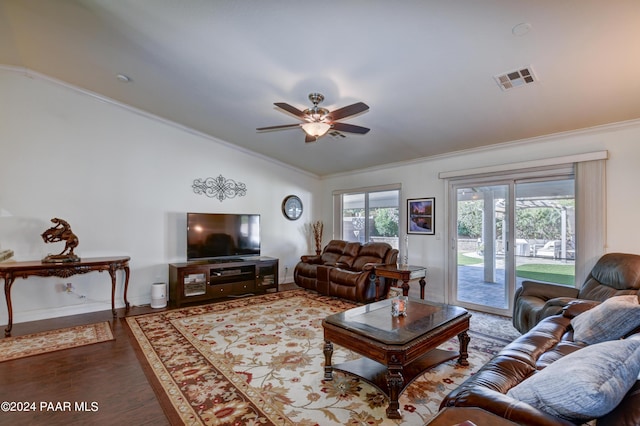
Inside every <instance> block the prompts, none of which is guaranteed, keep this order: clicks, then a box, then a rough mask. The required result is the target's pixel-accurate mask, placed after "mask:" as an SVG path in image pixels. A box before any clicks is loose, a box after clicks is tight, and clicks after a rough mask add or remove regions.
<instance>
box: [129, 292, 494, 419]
mask: <svg viewBox="0 0 640 426" xmlns="http://www.w3.org/2000/svg"><path fill="white" fill-rule="evenodd" d="M354 306H355V305H353V304H351V303H348V302H345V301H342V300H338V299H334V298H330V297H325V296H321V295H318V294H316V293H314V292H309V291H306V290H293V291H285V292H279V293H273V294H267V295H263V296H256V297H251V298H244V299H238V300H233V301H228V302H223V303H215V304H210V305H204V306H197V307H191V308H182V309H177V310H173V311H166V312H160V313H154V314H147V315H140V316H135V317H127V318H126V321H127V324H128V325H129V327H130V329H131V331H132V334H133V336H134V338H135V340H136V341H137V343H138V344H139V346H140V349H141V350H140V351H139V355H140V357H141V358H142V360H143V364H145V367H146V368H147V371H148V373H150V374H149V375H150V378H151V379H152V385H153V386H154V387H155V388H156V391H157V393H158V396H159V399H160V401H161V403H162V404H163V407H164V408H165V412H166V413H167V416H168V418H169V419H170V421H171V422H172V423H174V424H187V425H200V424H204V425H272V424H273V425H302V426H304V425H323V426H324V425H332V424H336V425H360V424H368V425H394V424H405V425H418V424H424V423H425V422H426V421H428V420H429V419H430V418H431V417H433V416H434V415H435V414H436V413H437V412H438V408H439V405H440V402H441V401H442V399H443V398H444V396H445V395H446V394H447V393H449V392H450V391H451V390H452V389H454V388H455V387H457V386H458V385H459V384H460V383H461V382H462V381H463V380H464V379H465V378H467V377H468V376H469V375H470V374H473V372H475V371H477V369H479V368H480V367H481V366H482V365H483V364H485V363H486V362H487V361H488V360H489V359H490V358H491V357H492V356H493V355H494V354H495V353H496V351H498V350H499V349H501V348H502V347H503V346H504V345H505V343H504V342H502V341H499V340H495V339H491V338H489V337H487V336H484V335H476V334H475V333H474V332H473V327H472V330H471V331H470V333H469V335H470V336H471V342H470V345H469V363H470V365H469V366H468V367H462V366H459V365H458V364H456V362H455V360H452V361H448V362H445V363H443V364H441V365H439V366H437V367H435V368H433V369H431V370H428V371H427V372H425V373H423V374H422V375H421V376H420V377H418V378H417V379H416V380H415V381H414V382H413V383H412V384H411V385H409V386H408V387H407V388H406V389H405V391H404V392H403V393H402V395H401V397H400V407H401V412H402V415H403V419H402V420H391V419H388V418H387V417H386V414H385V410H386V408H387V405H388V402H389V401H388V398H387V397H386V396H385V395H384V394H383V393H381V392H380V390H378V389H377V388H376V387H374V386H372V385H370V384H369V383H367V382H365V381H363V380H361V379H359V378H357V377H356V376H352V375H347V374H344V373H341V372H340V371H334V375H333V376H334V379H333V380H332V381H325V380H324V368H323V367H324V355H323V345H324V339H323V328H322V320H323V319H324V318H325V317H326V316H328V315H331V314H334V313H337V312H341V311H344V310H346V309H350V308H352V307H354ZM472 319H473V318H472ZM441 348H442V349H447V350H455V351H457V350H458V349H459V344H458V340H457V338H455V339H452V340H450V341H448V342H447V343H445V344H444V345H442V346H441ZM357 358H360V355H358V354H356V353H353V352H351V351H347V350H345V349H343V348H341V347H340V346H338V345H334V353H333V358H332V361H333V363H334V364H337V363H340V362H344V361H348V360H352V359H357Z"/></svg>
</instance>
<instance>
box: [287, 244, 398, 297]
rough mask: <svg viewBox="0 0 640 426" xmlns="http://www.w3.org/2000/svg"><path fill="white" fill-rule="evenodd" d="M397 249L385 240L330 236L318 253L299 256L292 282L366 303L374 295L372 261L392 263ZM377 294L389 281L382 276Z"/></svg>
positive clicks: (383, 291) (331, 294) (320, 291)
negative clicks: (365, 241)
mask: <svg viewBox="0 0 640 426" xmlns="http://www.w3.org/2000/svg"><path fill="white" fill-rule="evenodd" d="M397 260H398V250H397V249H394V248H392V247H391V246H390V245H389V244H387V243H378V242H371V243H366V244H364V245H362V244H360V243H355V242H346V241H341V240H332V241H330V242H329V244H327V246H326V247H325V248H324V250H323V251H322V254H320V255H317V256H302V257H301V258H300V262H299V263H298V264H297V265H296V267H295V269H294V272H293V279H294V282H295V283H296V284H297V285H298V286H299V287H302V288H306V289H310V290H315V291H317V292H319V293H321V294H324V295H327V296H334V297H340V298H343V299H347V300H352V301H354V302H359V303H368V302H371V301H373V300H374V299H375V297H376V282H375V275H374V274H373V269H374V266H375V265H381V264H393V265H395V264H396V262H397ZM380 287H381V288H380V289H379V296H380V297H384V296H385V295H386V291H387V290H388V283H385V282H384V279H381V283H380Z"/></svg>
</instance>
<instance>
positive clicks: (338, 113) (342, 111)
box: [329, 102, 369, 121]
mask: <svg viewBox="0 0 640 426" xmlns="http://www.w3.org/2000/svg"><path fill="white" fill-rule="evenodd" d="M368 109H369V105H367V104H365V103H364V102H358V103H355V104H352V105H347V106H346V107H342V108H338V109H337V110H335V111H332V112H330V113H329V116H330V117H331V120H333V121H336V120H340V119H341V118H345V117H349V116H350V115H354V114H359V113H361V112H365V111H367V110H368Z"/></svg>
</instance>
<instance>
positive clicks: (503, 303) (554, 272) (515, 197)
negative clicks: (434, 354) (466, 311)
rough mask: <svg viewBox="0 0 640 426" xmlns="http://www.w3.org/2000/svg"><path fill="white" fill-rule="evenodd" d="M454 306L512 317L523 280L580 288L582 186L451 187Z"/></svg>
mask: <svg viewBox="0 0 640 426" xmlns="http://www.w3.org/2000/svg"><path fill="white" fill-rule="evenodd" d="M450 200H452V203H451V206H450V208H451V210H452V211H453V212H455V221H454V222H453V224H454V226H455V229H451V230H450V232H451V235H454V236H455V237H454V238H452V241H451V248H452V256H451V258H450V262H449V264H450V265H451V267H450V268H449V275H450V276H451V277H455V279H454V280H453V282H454V286H453V288H452V290H451V293H450V299H452V300H453V303H454V304H458V305H461V306H465V307H468V308H471V309H476V310H481V311H486V312H492V313H496V314H502V315H508V316H510V315H511V312H512V309H513V308H512V301H513V295H514V293H515V290H516V289H517V288H518V287H519V286H520V285H521V283H522V281H523V280H526V279H531V280H535V281H544V282H551V283H555V284H560V285H571V286H573V285H574V283H575V265H574V262H575V182H574V178H573V175H570V176H566V177H546V178H542V177H536V178H533V179H532V178H529V179H517V180H516V179H513V180H506V181H496V180H494V181H489V180H486V179H485V180H484V181H476V182H473V181H466V182H460V183H457V184H452V185H450Z"/></svg>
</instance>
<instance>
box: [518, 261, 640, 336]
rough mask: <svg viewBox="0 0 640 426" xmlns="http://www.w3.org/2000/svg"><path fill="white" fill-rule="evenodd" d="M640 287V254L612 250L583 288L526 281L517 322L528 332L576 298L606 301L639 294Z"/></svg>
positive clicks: (519, 326) (519, 328) (594, 270)
mask: <svg viewBox="0 0 640 426" xmlns="http://www.w3.org/2000/svg"><path fill="white" fill-rule="evenodd" d="M639 290H640V255H637V254H629V253H608V254H605V255H604V256H602V257H601V258H600V259H598V261H597V262H596V264H595V265H594V267H593V268H592V269H591V272H590V273H589V276H588V277H587V279H586V280H585V282H584V284H583V285H582V287H581V288H580V289H577V288H575V287H567V286H562V285H557V284H548V283H539V282H535V281H524V282H523V283H522V287H520V288H518V290H517V291H516V294H515V297H514V308H513V325H514V327H515V328H516V329H517V330H518V331H519V332H521V333H526V332H527V331H529V330H530V329H531V328H532V327H533V326H534V325H536V324H537V323H538V322H539V321H540V320H542V319H543V318H546V317H548V316H551V315H557V314H559V313H560V312H561V311H562V308H563V307H564V306H565V305H567V304H568V303H569V302H571V301H573V300H576V299H580V300H592V301H598V302H603V301H605V300H606V299H608V298H610V297H613V296H620V295H624V294H638V291H639Z"/></svg>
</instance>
